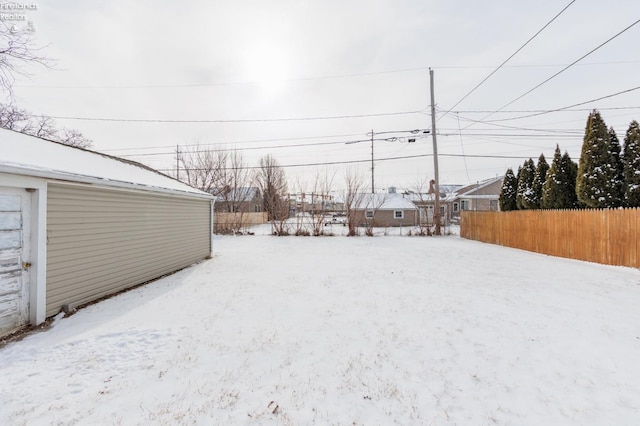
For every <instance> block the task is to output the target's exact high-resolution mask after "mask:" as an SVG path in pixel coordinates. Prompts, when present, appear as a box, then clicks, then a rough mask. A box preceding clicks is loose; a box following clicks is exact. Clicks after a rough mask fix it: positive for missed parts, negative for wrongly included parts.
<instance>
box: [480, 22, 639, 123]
mask: <svg viewBox="0 0 640 426" xmlns="http://www.w3.org/2000/svg"><path fill="white" fill-rule="evenodd" d="M639 22H640V21H639ZM638 89H640V86H636V87H632V88H631V89H627V90H622V91H620V92H616V93H612V94H610V95H606V96H601V97H599V98H595V99H590V100H588V101H584V102H579V103H577V104H573V105H569V106H566V107H562V108H556V109H551V110H547V111H541V112H536V113H534V114H529V115H522V116H519V117H510V118H502V119H498V120H488V121H479V122H481V123H484V124H491V123H496V122H500V121H511V120H519V119H521V118H529V117H537V116H539V115H544V114H549V113H552V112H558V111H565V110H568V109H569V108H573V107H577V106H581V105H586V104H590V103H592V102H597V101H601V100H603V99H608V98H612V97H614V96H618V95H623V94H625V93H629V92H633V91H635V90H638ZM634 108H640V107H634ZM601 109H602V110H606V109H622V108H601ZM587 110H588V109H587ZM487 117H488V116H487ZM485 118H486V117H485ZM471 121H475V120H471Z"/></svg>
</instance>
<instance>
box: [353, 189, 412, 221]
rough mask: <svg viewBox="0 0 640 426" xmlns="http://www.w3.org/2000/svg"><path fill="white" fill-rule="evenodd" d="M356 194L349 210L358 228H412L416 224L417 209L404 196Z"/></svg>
mask: <svg viewBox="0 0 640 426" xmlns="http://www.w3.org/2000/svg"><path fill="white" fill-rule="evenodd" d="M390 191H391V192H390V193H378V194H358V195H357V196H356V197H354V198H355V199H354V202H353V203H352V206H351V209H352V212H353V213H352V214H353V217H354V220H355V223H356V224H357V225H358V226H366V225H367V224H370V225H372V226H379V227H388V226H413V225H417V224H418V208H417V207H416V205H415V204H414V203H413V202H412V201H411V200H410V199H408V198H405V196H404V194H398V193H395V188H390Z"/></svg>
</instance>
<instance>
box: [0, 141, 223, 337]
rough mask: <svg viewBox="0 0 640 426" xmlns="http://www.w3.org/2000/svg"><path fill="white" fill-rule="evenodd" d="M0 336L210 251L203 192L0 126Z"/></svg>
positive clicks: (208, 203)
mask: <svg viewBox="0 0 640 426" xmlns="http://www.w3.org/2000/svg"><path fill="white" fill-rule="evenodd" d="M0 152H2V155H1V156H0V335H3V334H8V333H11V332H12V331H14V330H16V329H18V328H20V327H23V326H25V325H27V324H34V325H35V324H39V323H41V322H43V321H44V320H45V319H46V318H47V317H49V316H52V315H55V314H56V313H58V312H59V311H60V310H61V309H62V308H63V307H65V308H66V307H75V306H78V305H81V304H84V303H87V302H91V301H93V300H96V299H99V298H101V297H104V296H107V295H109V294H113V293H115V292H118V291H121V290H124V289H127V288H129V287H132V286H135V285H138V284H141V283H144V282H147V281H149V280H152V279H154V278H157V277H160V276H162V275H165V274H167V273H170V272H173V271H176V270H178V269H181V268H184V267H186V266H188V265H190V264H193V263H195V262H197V261H200V260H202V259H205V258H207V257H209V256H210V255H211V237H212V235H211V234H212V232H211V230H212V221H213V208H212V203H213V201H212V197H211V195H210V194H208V193H206V192H203V191H200V190H197V189H194V188H191V187H190V186H188V185H185V184H183V183H181V182H178V181H177V180H175V179H173V178H171V177H168V176H166V175H163V174H161V173H159V172H157V171H154V170H152V169H150V168H148V167H146V166H143V165H141V164H139V163H134V162H131V161H127V160H123V159H119V158H116V157H112V156H107V155H103V154H99V153H96V152H93V151H88V150H83V149H78V148H72V147H68V146H65V145H62V144H58V143H55V142H50V141H46V140H42V139H38V138H35V137H31V136H27V135H23V134H20V133H16V132H12V131H8V130H0Z"/></svg>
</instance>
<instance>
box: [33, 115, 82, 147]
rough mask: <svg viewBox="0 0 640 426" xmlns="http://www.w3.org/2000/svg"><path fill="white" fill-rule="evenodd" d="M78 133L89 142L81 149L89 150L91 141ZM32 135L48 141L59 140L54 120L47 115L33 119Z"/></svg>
mask: <svg viewBox="0 0 640 426" xmlns="http://www.w3.org/2000/svg"><path fill="white" fill-rule="evenodd" d="M65 130H66V129H65ZM76 132H77V131H76ZM77 133H78V134H79V135H81V136H82V138H84V139H85V140H86V141H87V142H88V143H87V144H85V145H84V146H82V147H81V148H88V147H89V146H91V140H89V139H87V138H85V137H84V136H83V135H82V134H80V132H77ZM32 134H33V136H37V137H39V138H42V139H48V140H56V139H58V129H56V127H55V121H53V118H51V117H47V116H46V115H40V116H35V117H33V133H32ZM60 142H62V141H60ZM63 143H64V142H63Z"/></svg>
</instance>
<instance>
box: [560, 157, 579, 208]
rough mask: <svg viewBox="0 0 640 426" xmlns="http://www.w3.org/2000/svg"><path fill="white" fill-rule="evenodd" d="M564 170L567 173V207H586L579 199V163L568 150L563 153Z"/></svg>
mask: <svg viewBox="0 0 640 426" xmlns="http://www.w3.org/2000/svg"><path fill="white" fill-rule="evenodd" d="M562 170H563V172H564V173H566V175H567V186H566V192H565V197H566V198H565V204H566V206H567V207H563V208H567V209H575V208H578V207H580V208H584V206H583V205H581V204H580V201H579V200H578V194H577V193H576V185H577V178H578V165H577V164H576V163H575V162H574V161H573V160H572V159H571V157H570V156H569V153H568V152H567V151H565V152H564V154H562Z"/></svg>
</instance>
